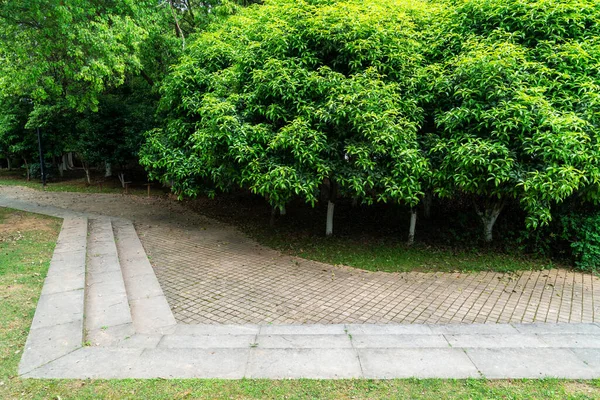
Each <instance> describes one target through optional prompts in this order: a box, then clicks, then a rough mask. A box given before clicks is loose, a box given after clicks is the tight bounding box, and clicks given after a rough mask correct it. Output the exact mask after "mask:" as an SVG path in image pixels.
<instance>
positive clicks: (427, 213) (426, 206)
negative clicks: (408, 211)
mask: <svg viewBox="0 0 600 400" xmlns="http://www.w3.org/2000/svg"><path fill="white" fill-rule="evenodd" d="M432 202H433V194H432V193H431V192H429V191H427V192H425V196H424V197H423V216H424V217H425V219H429V218H431V203H432Z"/></svg>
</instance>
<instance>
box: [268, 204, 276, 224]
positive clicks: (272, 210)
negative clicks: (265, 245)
mask: <svg viewBox="0 0 600 400" xmlns="http://www.w3.org/2000/svg"><path fill="white" fill-rule="evenodd" d="M276 214H277V207H272V208H271V219H270V220H269V225H270V226H271V227H273V226H275V215H276Z"/></svg>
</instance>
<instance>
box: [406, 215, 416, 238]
mask: <svg viewBox="0 0 600 400" xmlns="http://www.w3.org/2000/svg"><path fill="white" fill-rule="evenodd" d="M416 228H417V209H416V208H411V209H410V228H409V230H408V242H407V243H408V245H409V246H412V245H413V244H414V243H415V231H416Z"/></svg>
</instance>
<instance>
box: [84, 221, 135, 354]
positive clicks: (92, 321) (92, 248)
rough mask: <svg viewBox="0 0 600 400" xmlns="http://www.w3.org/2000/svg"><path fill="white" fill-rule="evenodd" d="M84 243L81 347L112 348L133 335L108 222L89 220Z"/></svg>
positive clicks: (123, 286) (123, 284)
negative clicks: (84, 280) (85, 245)
mask: <svg viewBox="0 0 600 400" xmlns="http://www.w3.org/2000/svg"><path fill="white" fill-rule="evenodd" d="M87 241H88V246H87V257H86V286H85V288H86V293H85V304H84V309H85V311H86V316H85V319H84V327H85V333H86V335H85V338H84V344H85V345H91V344H94V345H103V346H111V345H113V344H116V343H119V342H120V341H121V340H123V339H125V338H126V337H130V336H131V335H133V334H135V330H134V328H133V318H132V315H131V309H130V304H129V299H128V297H127V292H126V289H125V281H124V278H123V272H122V268H121V265H120V263H119V257H118V252H117V246H116V243H115V237H114V233H113V227H112V221H111V219H110V218H106V217H105V218H89V219H88V237H87ZM96 252H97V253H96Z"/></svg>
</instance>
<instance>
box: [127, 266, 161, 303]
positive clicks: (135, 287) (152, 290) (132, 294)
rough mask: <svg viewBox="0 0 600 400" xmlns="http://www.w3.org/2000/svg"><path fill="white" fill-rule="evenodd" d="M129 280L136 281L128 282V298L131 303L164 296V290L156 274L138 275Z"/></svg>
mask: <svg viewBox="0 0 600 400" xmlns="http://www.w3.org/2000/svg"><path fill="white" fill-rule="evenodd" d="M127 279H129V280H133V281H135V282H131V281H129V282H127V281H126V287H127V297H128V299H129V300H130V301H131V300H138V299H143V298H148V297H156V296H162V295H163V290H162V288H161V287H160V284H159V283H158V280H157V279H156V276H155V275H154V272H151V273H150V274H142V275H137V276H135V277H133V278H127Z"/></svg>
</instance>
